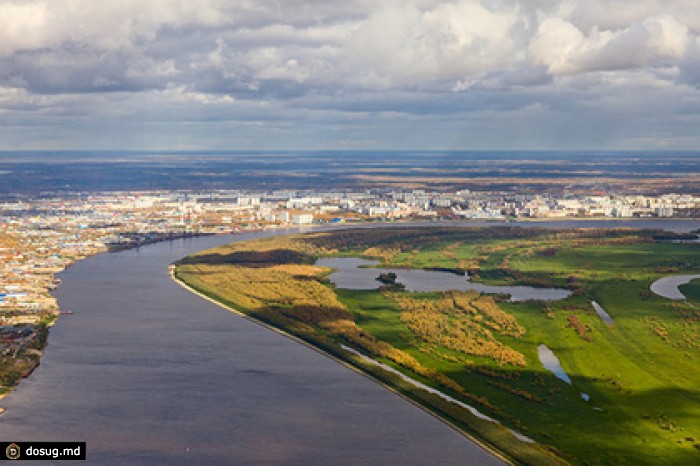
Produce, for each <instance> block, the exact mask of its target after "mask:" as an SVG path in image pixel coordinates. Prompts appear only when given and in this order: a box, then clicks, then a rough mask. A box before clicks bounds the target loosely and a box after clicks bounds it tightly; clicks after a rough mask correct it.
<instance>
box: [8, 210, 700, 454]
mask: <svg viewBox="0 0 700 466" xmlns="http://www.w3.org/2000/svg"><path fill="white" fill-rule="evenodd" d="M469 224H471V225H476V224H479V222H472V223H464V225H469ZM482 224H485V223H482ZM510 225H514V224H513V223H511V224H510ZM397 226H399V225H397ZM522 226H531V227H538V226H542V227H615V226H635V227H640V228H642V227H650V228H653V227H661V226H665V227H666V228H667V229H670V230H676V231H688V230H689V229H693V228H697V227H698V226H699V225H698V222H697V221H678V222H656V221H650V222H644V221H638V222H637V221H631V222H619V223H618V222H585V221H581V222H552V223H549V224H546V223H535V222H533V223H529V224H527V225H522ZM369 227H371V226H369ZM280 233H286V232H283V231H279V232H277V234H280ZM271 234H272V233H255V234H245V235H238V236H235V237H231V236H219V237H202V238H196V239H189V240H177V241H171V242H163V243H158V244H155V245H150V246H146V247H143V248H140V249H137V250H130V251H124V252H121V253H118V254H100V255H97V256H93V257H91V258H89V259H87V260H85V261H82V262H79V263H77V264H76V265H74V266H73V267H71V268H69V269H68V270H66V271H65V272H63V273H62V274H61V279H62V281H63V283H62V284H61V286H60V287H59V288H58V290H57V291H56V293H55V294H56V296H57V298H58V300H59V304H60V305H61V308H62V309H64V310H71V311H74V312H75V314H74V315H67V316H61V317H60V318H59V319H58V321H57V324H56V325H55V326H54V328H53V329H52V330H51V335H50V337H49V346H48V348H47V349H46V354H45V356H44V357H43V358H42V360H41V366H39V367H38V368H37V370H36V371H34V373H33V374H32V375H31V377H29V378H28V379H26V380H23V381H22V383H21V384H20V385H19V387H18V388H17V389H16V390H15V391H13V392H12V393H11V394H10V395H9V396H8V397H7V398H5V399H3V400H2V401H0V406H3V407H5V408H7V412H6V413H5V414H3V415H1V416H0V436H1V437H2V440H3V441H15V442H20V441H85V442H87V458H88V461H87V463H88V464H106V465H120V464H124V465H134V464H145V465H162V464H167V465H171V464H175V465H177V464H182V465H192V464H208V465H214V464H297V465H327V464H333V465H343V464H347V465H357V464H381V465H384V464H401V465H412V464H415V465H425V464H441V465H448V464H455V465H469V464H479V465H481V464H501V462H500V461H499V460H498V459H496V458H495V457H493V456H491V455H490V454H489V453H487V452H486V451H484V450H483V449H481V448H480V447H478V446H477V445H476V444H474V443H473V442H471V441H469V440H468V439H467V438H465V437H464V436H462V435H461V434H459V433H458V432H457V431H455V430H453V429H451V428H450V427H448V426H447V425H446V424H444V423H442V422H441V421H439V420H438V419H436V418H434V417H433V416H431V415H429V414H427V413H426V412H424V411H423V410H421V409H419V408H417V407H416V406H414V405H413V404H411V403H409V402H407V401H405V400H404V399H402V398H400V397H398V396H396V395H395V394H393V393H391V392H390V391H388V390H386V389H385V388H383V387H381V386H380V385H378V384H376V383H374V382H372V381H370V380H369V379H367V378H366V377H363V376H362V375H360V374H358V373H356V372H354V371H352V370H350V369H348V368H346V367H344V366H342V365H340V364H338V363H337V362H335V361H333V360H331V359H329V358H327V357H325V356H323V355H321V354H320V353H318V352H316V351H314V350H312V349H310V348H308V347H305V346H303V345H300V344H298V343H296V342H294V341H293V340H290V339H287V338H285V337H283V336H281V335H279V334H277V333H274V332H272V331H270V330H268V329H266V328H264V327H262V326H260V325H257V324H255V323H253V322H251V321H249V320H247V319H244V318H242V317H239V316H236V315H234V314H232V313H230V312H228V311H226V310H225V309H222V308H221V307H219V306H217V305H215V304H212V303H210V302H208V301H205V300H204V299H202V298H200V297H198V296H196V295H194V294H192V293H190V292H188V291H187V290H185V289H183V288H181V287H180V286H178V285H177V284H176V283H175V282H173V281H172V280H171V279H170V278H169V277H168V275H167V269H168V265H169V264H170V263H171V262H172V261H174V260H176V259H179V258H181V257H183V256H186V255H188V254H191V253H194V252H196V251H200V250H203V249H207V248H210V247H214V246H217V245H220V244H224V243H227V242H230V241H232V240H244V239H250V238H254V237H259V236H263V235H265V236H266V235H271ZM43 464H47V463H43ZM56 464H70V463H69V462H56ZM76 464H85V463H84V462H78V463H76Z"/></svg>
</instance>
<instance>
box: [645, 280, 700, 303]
mask: <svg viewBox="0 0 700 466" xmlns="http://www.w3.org/2000/svg"><path fill="white" fill-rule="evenodd" d="M697 279H700V275H672V276H670V277H664V278H659V279H658V280H656V281H655V282H654V283H652V284H651V287H650V289H651V291H653V292H654V293H656V294H657V295H659V296H662V297H664V298H668V299H674V300H681V299H686V297H685V295H683V293H681V291H680V290H679V289H678V287H679V286H681V285H685V284H687V283H690V282H691V281H692V280H697Z"/></svg>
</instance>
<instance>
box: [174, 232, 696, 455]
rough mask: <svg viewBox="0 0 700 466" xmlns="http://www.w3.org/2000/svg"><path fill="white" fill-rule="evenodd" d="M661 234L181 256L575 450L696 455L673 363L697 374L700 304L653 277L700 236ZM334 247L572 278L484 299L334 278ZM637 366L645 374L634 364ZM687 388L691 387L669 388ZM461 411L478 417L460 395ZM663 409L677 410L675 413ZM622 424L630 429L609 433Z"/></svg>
mask: <svg viewBox="0 0 700 466" xmlns="http://www.w3.org/2000/svg"><path fill="white" fill-rule="evenodd" d="M653 236H654V232H650V231H642V230H604V231H597V230H559V231H553V230H551V229H542V230H537V229H523V228H501V227H500V226H499V227H493V228H463V229H459V228H448V227H446V228H442V229H440V228H434V229H425V228H418V227H416V228H404V229H400V228H399V229H396V228H386V229H371V230H366V229H365V230H360V229H357V230H345V231H334V232H328V233H311V234H308V235H303V236H302V235H296V236H291V237H282V238H280V237H278V238H275V239H274V240H256V241H252V242H247V243H237V244H235V245H229V246H224V247H221V248H218V249H216V250H211V251H203V252H201V253H198V254H196V255H193V256H190V257H188V258H186V259H185V260H183V261H180V263H179V267H178V271H179V272H180V273H181V275H179V278H180V279H182V280H185V281H187V282H188V283H189V284H191V285H192V286H193V287H194V288H196V289H198V290H199V291H201V292H203V293H204V294H206V295H207V296H209V297H214V298H216V299H217V300H219V301H220V302H222V303H224V304H228V305H229V306H231V307H234V308H236V309H238V310H243V311H245V313H246V314H249V315H250V316H252V317H254V318H258V319H262V320H264V321H266V322H269V323H271V324H272V325H275V326H279V327H282V328H283V329H285V330H287V331H289V332H290V333H294V334H296V335H297V336H300V337H301V338H302V339H304V340H305V341H308V342H309V343H311V344H314V345H317V346H320V347H321V348H322V349H323V350H324V351H328V352H331V353H333V354H340V357H341V358H347V357H348V356H347V354H345V352H343V351H341V350H339V349H338V348H341V349H342V346H341V345H346V346H348V347H351V348H352V349H353V350H355V351H358V352H359V353H361V354H363V355H368V356H367V357H370V358H371V359H373V360H376V361H377V362H380V363H382V364H387V365H389V366H391V367H392V368H394V369H396V370H398V371H400V372H401V373H402V374H404V375H405V376H407V377H409V378H411V379H415V380H417V381H419V382H420V383H422V384H425V385H427V386H430V387H431V388H433V389H436V390H438V391H440V392H441V393H443V394H448V395H449V396H451V397H452V398H455V399H458V400H462V401H464V402H467V403H469V404H470V405H472V404H473V406H477V407H478V409H479V411H481V412H483V413H485V415H487V416H488V417H490V418H493V419H498V420H499V421H502V422H503V423H504V425H506V426H508V427H510V428H514V429H515V430H516V431H518V432H522V433H524V434H525V435H526V436H528V437H530V438H532V439H534V440H536V441H537V442H539V443H540V444H545V445H548V448H556V450H553V451H559V450H561V451H559V453H561V455H560V457H563V458H566V459H567V460H571V461H572V462H573V463H575V464H585V462H586V461H594V462H600V463H604V462H624V461H631V459H632V458H634V460H635V461H637V462H638V463H639V464H657V465H658V464H664V463H668V464H674V461H675V460H673V458H676V460H678V459H680V458H686V457H688V456H689V455H690V456H692V455H693V452H694V448H697V447H695V446H694V441H686V440H683V441H682V442H678V441H677V440H678V439H677V438H675V435H677V434H674V432H676V431H677V429H679V427H677V426H678V425H681V426H682V428H683V430H684V431H685V432H693V433H694V432H695V431H696V428H697V427H698V426H697V425H696V423H695V422H693V421H691V420H689V418H688V417H687V416H685V415H682V416H681V415H679V414H678V413H681V412H689V411H688V410H689V407H688V404H689V403H691V400H693V399H694V397H695V394H694V393H695V392H694V391H693V386H694V381H693V380H688V378H687V377H686V378H684V379H679V378H678V376H677V374H680V373H683V374H691V373H692V369H691V367H692V357H691V356H693V355H694V354H695V353H697V351H698V347H697V345H696V344H695V340H694V335H696V334H697V325H696V324H695V323H694V322H695V321H694V319H695V317H694V316H695V315H696V310H695V307H693V306H694V304H693V303H687V304H685V303H670V302H668V301H665V300H664V299H662V298H657V297H655V296H654V295H652V294H651V293H648V292H647V291H645V290H648V287H649V283H651V282H652V281H653V279H655V278H657V277H658V276H659V274H662V273H665V272H670V273H673V271H674V270H677V269H679V268H680V267H683V268H686V269H687V270H688V271H689V272H690V271H694V270H697V269H699V268H700V262H698V261H699V260H700V257H699V256H698V253H700V251H698V250H697V249H696V248H695V247H694V246H692V245H684V244H674V243H668V242H664V241H657V240H654V238H653ZM328 256H332V257H333V256H340V257H363V258H366V259H374V260H381V262H382V263H383V268H382V269H381V270H384V269H387V270H390V269H393V268H394V267H396V266H401V267H404V268H406V267H408V268H431V269H434V268H438V269H440V270H442V269H450V268H454V267H460V268H461V267H463V266H466V267H467V268H468V269H469V270H470V271H472V270H475V271H477V272H478V275H480V276H481V277H482V278H486V279H488V280H489V281H490V282H492V283H493V285H494V286H504V285H511V284H513V283H514V282H515V283H517V282H529V283H532V284H539V286H545V287H564V288H568V289H570V290H572V292H573V293H572V294H571V295H570V296H568V297H566V298H565V299H563V300H560V301H552V302H541V301H540V302H537V301H523V302H512V301H508V300H506V299H505V298H502V297H496V298H495V300H494V298H493V297H490V298H489V297H484V298H478V296H479V295H478V294H477V293H475V292H474V291H473V290H470V291H462V292H445V291H442V292H435V291H430V290H426V289H423V290H422V291H421V292H416V293H411V292H409V291H403V292H401V291H397V290H391V291H390V290H383V291H379V290H376V287H377V286H378V285H379V284H378V282H376V280H375V278H376V274H377V273H378V271H379V269H363V270H364V271H366V272H369V273H370V276H369V277H368V279H367V282H368V283H369V282H371V283H369V285H368V286H367V287H365V286H361V287H360V288H375V289H346V287H349V288H355V286H356V284H355V285H353V284H347V283H346V284H341V283H340V282H337V281H336V283H337V286H338V287H335V288H334V287H333V286H331V285H330V283H329V280H330V281H333V276H332V275H330V270H329V269H325V268H322V267H317V266H315V265H313V264H316V263H317V262H316V261H317V259H318V257H328ZM476 259H478V260H476ZM342 260H347V259H342ZM466 261H472V262H466ZM462 263H463V264H462ZM322 264H324V265H330V264H326V263H325V262H323V263H322ZM402 270H403V268H402ZM397 275H399V278H400V274H398V273H397ZM397 281H400V279H397ZM224 283H225V284H226V286H224V287H222V286H221V284H224ZM407 288H408V287H407ZM593 302H595V303H600V306H602V307H604V308H605V310H606V311H607V312H609V316H610V317H611V318H614V319H615V324H614V325H610V324H609V323H608V322H606V321H605V320H604V319H602V318H601V317H600V316H599V314H598V313H596V309H595V306H593V304H592V303H593ZM671 304H673V305H671ZM539 345H546V346H547V347H549V348H552V350H553V351H554V352H555V353H556V354H557V356H558V359H559V362H560V367H561V368H562V370H563V371H565V373H566V374H568V376H569V377H570V379H569V380H570V381H571V384H569V383H568V382H566V381H564V382H562V381H561V380H559V379H558V378H556V377H555V375H553V374H552V373H551V372H550V371H548V370H547V369H546V368H545V367H543V366H542V364H541V362H540V360H539V359H538V351H537V348H538V346H539ZM688 355H690V356H688ZM365 362H368V361H365ZM354 363H355V361H353V364H354ZM639 365H643V367H644V369H645V371H644V372H643V373H640V372H639V370H634V368H638V367H639ZM363 370H366V369H365V367H363ZM394 375H396V374H394ZM385 376H386V374H380V375H379V377H385ZM691 379H692V378H691ZM403 381H404V382H405V383H408V384H410V382H407V381H406V380H403ZM400 382H401V380H395V381H394V382H392V383H400ZM649 387H657V388H655V389H653V390H651V389H650V388H649ZM658 387H664V388H663V389H660V388H658ZM409 388H410V387H409ZM414 388H415V387H414ZM414 392H415V390H414ZM676 392H681V393H684V394H687V398H688V399H687V400H686V399H685V398H686V397H685V396H684V397H681V398H678V397H673V396H672V394H673V393H676ZM589 395H590V397H589ZM409 396H420V394H417V395H416V393H414V394H413V395H409ZM586 400H591V401H588V402H587V401H586ZM435 402H436V400H434V399H431V400H430V401H429V403H435ZM443 402H444V400H443ZM444 406H445V405H443V407H444ZM430 407H431V408H433V409H437V408H435V405H434V404H433V405H431V406H430ZM650 409H653V410H657V411H658V412H659V413H662V414H663V416H662V417H660V418H659V419H658V420H657V421H658V422H646V421H645V419H649V417H648V415H647V411H648V410H650ZM445 411H448V412H449V407H446V409H445ZM601 413H604V414H601ZM451 415H452V416H454V417H456V418H457V420H459V419H458V418H459V417H460V416H461V417H462V418H465V417H467V416H466V415H465V414H457V413H455V411H454V409H453V410H452V412H451ZM448 417H449V416H448ZM666 418H679V419H681V420H680V421H678V419H674V421H673V423H671V424H669V422H666V421H665V419H666ZM571 419H577V420H578V421H577V424H576V425H572V424H571V422H570V421H571ZM457 423H458V422H457ZM623 425H624V426H625V429H623V430H620V429H621V426H623ZM472 427H474V426H472ZM659 429H660V431H659ZM622 431H624V432H628V431H633V432H634V435H633V436H632V437H626V436H623V435H621V434H616V436H612V437H611V436H610V435H609V432H622ZM606 433H608V434H606ZM477 435H479V434H478V433H477ZM479 436H480V437H481V435H479ZM622 437H625V438H622ZM482 438H484V437H482ZM485 438H488V436H485ZM511 438H512V435H511ZM636 438H642V439H644V442H645V443H646V445H647V447H646V448H645V450H644V454H643V455H642V454H641V453H640V451H639V450H638V449H636V448H634V444H635V443H634V442H635V440H634V439H636ZM688 438H692V439H695V438H696V436H695V435H689V436H688ZM488 439H489V441H490V440H491V439H490V438H488ZM583 439H585V441H584V440H583ZM505 450H506V451H509V450H507V449H505ZM535 463H537V462H535ZM540 463H541V462H540Z"/></svg>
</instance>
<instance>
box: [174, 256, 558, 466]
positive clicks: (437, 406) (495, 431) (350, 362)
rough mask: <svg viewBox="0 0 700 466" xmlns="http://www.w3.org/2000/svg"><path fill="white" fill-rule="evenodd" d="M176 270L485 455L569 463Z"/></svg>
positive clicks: (401, 376) (447, 399)
mask: <svg viewBox="0 0 700 466" xmlns="http://www.w3.org/2000/svg"><path fill="white" fill-rule="evenodd" d="M176 268H177V267H176V266H175V265H171V266H169V267H168V275H169V276H170V278H171V279H172V280H173V281H174V282H175V283H177V284H178V285H179V286H181V287H183V288H184V289H186V290H188V291H189V292H191V293H193V294H195V295H197V296H199V297H200V298H202V299H205V300H207V301H209V302H211V303H213V304H216V305H217V306H219V307H221V308H223V309H225V310H227V311H229V312H231V313H233V314H235V315H237V316H239V317H243V318H244V319H246V320H249V321H251V322H254V323H256V324H258V325H261V326H262V327H264V328H265V329H267V330H271V331H273V332H275V333H276V334H278V335H281V336H284V337H286V338H289V339H291V340H293V341H294V342H296V343H298V344H301V345H303V346H304V347H306V348H309V349H311V350H313V351H315V352H317V353H319V354H322V355H323V356H325V357H327V358H329V359H331V360H333V361H335V362H336V363H338V364H340V365H342V366H344V367H346V368H348V369H350V370H352V371H354V372H356V373H358V374H360V375H362V376H364V377H366V378H368V379H369V380H371V381H372V382H374V383H377V384H379V385H380V386H382V387H384V388H385V389H387V390H389V391H390V392H392V393H394V394H396V395H398V396H400V397H401V398H403V399H404V400H406V401H408V402H410V403H411V404H413V405H414V406H416V407H418V408H420V409H421V410H422V411H424V412H426V413H427V414H429V415H431V416H433V417H435V418H436V419H439V420H440V421H441V422H443V423H445V424H446V425H448V426H449V427H451V428H452V429H454V430H455V431H457V432H459V433H460V434H461V435H464V436H465V437H466V438H467V439H468V440H469V441H471V442H473V443H475V444H476V445H478V446H479V447H481V448H483V449H484V450H485V451H488V452H489V453H490V454H491V455H493V456H495V457H496V458H499V459H501V460H502V461H504V462H506V463H509V464H520V462H521V461H522V459H523V458H529V459H531V460H534V461H535V462H534V463H531V464H540V465H559V466H563V465H564V464H566V463H565V462H563V461H562V460H561V459H559V458H556V457H554V456H551V455H550V454H548V453H547V449H546V448H544V447H541V446H540V445H539V444H537V443H536V442H535V441H534V440H532V439H531V438H529V437H527V436H526V435H524V434H521V433H519V432H517V431H514V430H513V429H509V428H506V427H504V426H502V425H501V424H500V423H499V422H498V421H497V420H495V419H493V418H491V417H489V416H486V415H484V414H482V413H480V412H478V411H477V410H476V409H475V408H473V407H472V406H469V405H467V404H466V403H463V402H461V401H459V400H456V399H455V398H453V397H451V396H449V395H447V394H445V393H443V392H441V391H439V390H436V389H435V388H432V387H428V386H427V385H424V384H423V383H421V382H418V381H416V380H414V379H411V378H409V377H407V376H406V375H404V374H402V373H401V372H399V371H397V370H396V369H392V368H389V367H388V366H385V365H384V364H382V363H379V362H378V361H375V360H373V359H371V358H368V357H367V356H364V355H362V354H360V353H359V352H357V351H355V350H352V349H350V348H348V347H341V349H342V351H340V352H338V350H337V348H335V347H331V346H328V345H326V344H324V342H321V341H318V340H313V339H311V340H310V339H309V337H308V336H306V338H304V337H300V336H298V335H295V334H293V333H291V332H288V331H286V330H285V329H284V328H281V327H280V326H278V325H275V324H272V323H270V322H267V321H265V320H262V319H259V318H256V317H255V316H253V315H251V314H248V313H245V312H241V311H240V310H238V309H236V308H235V307H234V306H232V305H231V304H230V303H229V304H227V303H225V302H222V301H220V300H218V299H215V298H214V297H212V296H210V295H208V294H206V293H205V292H203V291H200V290H198V289H197V288H195V287H193V286H191V285H190V284H188V283H187V282H185V281H183V280H182V279H180V278H178V277H177V273H176ZM455 409H457V410H459V411H460V412H459V413H457V414H456V413H455V412H454V411H455ZM465 415H466V416H469V417H472V419H471V420H466V421H465ZM484 431H486V432H489V434H490V435H491V437H492V438H491V442H487V441H484V440H483V439H482V437H481V436H480V435H477V433H481V434H483V433H484ZM494 440H496V442H495V443H496V444H499V443H500V444H501V445H510V446H511V448H510V449H509V451H508V453H507V452H506V451H503V450H500V449H498V448H496V447H495V445H494ZM513 441H515V442H518V444H519V446H518V448H513V447H512V442H513ZM514 452H515V453H516V454H519V456H520V460H518V456H517V455H516V456H513V453H514ZM528 464H530V463H528Z"/></svg>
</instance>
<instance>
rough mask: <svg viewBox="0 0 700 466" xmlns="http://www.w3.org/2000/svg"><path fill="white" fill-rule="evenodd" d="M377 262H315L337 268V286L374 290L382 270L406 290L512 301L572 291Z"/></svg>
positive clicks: (334, 277) (353, 259)
mask: <svg viewBox="0 0 700 466" xmlns="http://www.w3.org/2000/svg"><path fill="white" fill-rule="evenodd" d="M377 264H379V262H377V261H373V260H367V259H359V258H356V257H329V258H323V259H319V260H318V261H317V262H316V265H319V266H321V267H330V268H333V269H335V271H334V272H333V273H331V274H330V276H329V279H330V280H331V282H332V283H333V284H335V286H337V287H338V288H345V289H350V290H372V289H376V288H379V286H380V285H381V282H379V281H378V280H377V277H378V276H379V274H380V273H388V272H394V273H395V274H396V275H397V279H396V281H397V282H398V283H402V284H403V285H405V286H406V290H407V291H448V290H460V291H467V290H476V291H478V292H479V293H486V294H508V295H510V300H511V301H529V300H537V301H556V300H560V299H564V298H566V297H568V296H569V295H570V294H571V292H570V291H569V290H566V289H562V288H535V287H532V286H494V285H484V284H483V283H473V282H470V281H469V276H465V275H458V274H456V273H452V272H443V271H435V270H421V269H383V268H371V267H373V266H375V265H377Z"/></svg>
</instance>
